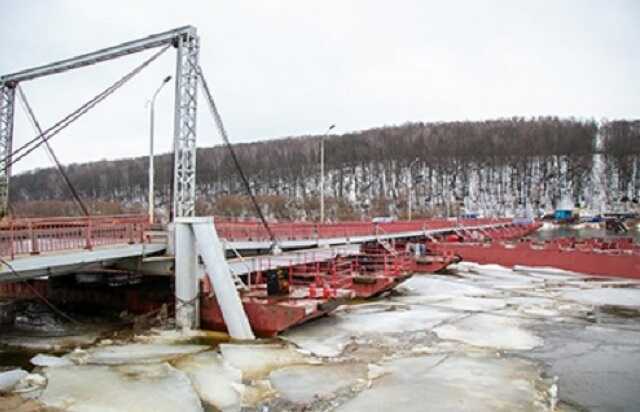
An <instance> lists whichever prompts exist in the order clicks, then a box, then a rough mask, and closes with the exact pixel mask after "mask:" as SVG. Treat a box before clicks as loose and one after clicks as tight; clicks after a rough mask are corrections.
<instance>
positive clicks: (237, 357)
mask: <svg viewBox="0 0 640 412" xmlns="http://www.w3.org/2000/svg"><path fill="white" fill-rule="evenodd" d="M220 352H221V353H222V357H223V358H224V360H225V362H227V363H228V364H229V365H230V366H232V367H234V368H237V369H239V370H240V371H242V378H243V379H259V378H263V377H266V376H267V375H268V374H269V372H271V371H272V370H273V369H277V368H282V367H284V366H289V365H301V364H312V363H317V362H318V361H317V360H316V359H315V358H313V357H311V356H308V355H305V354H304V353H302V352H300V351H298V350H296V349H295V348H292V347H290V346H286V345H281V344H232V343H226V344H221V345H220Z"/></svg>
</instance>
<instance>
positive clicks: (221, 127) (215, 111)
mask: <svg viewBox="0 0 640 412" xmlns="http://www.w3.org/2000/svg"><path fill="white" fill-rule="evenodd" d="M195 70H196V73H197V74H198V77H200V84H201V86H202V91H203V92H204V94H205V96H206V97H207V100H208V102H209V108H210V109H211V114H212V115H213V120H214V122H215V124H216V127H217V128H218V132H219V133H220V135H221V136H222V139H223V140H224V143H225V145H226V146H227V149H229V154H231V159H233V163H234V165H235V167H236V170H237V171H238V174H239V175H240V179H241V180H242V183H243V184H244V187H245V189H246V190H247V193H248V194H249V197H250V198H251V202H252V203H253V207H254V208H255V210H256V213H257V214H258V217H259V218H260V220H261V221H262V225H263V226H264V228H265V229H266V231H267V233H268V234H269V238H270V239H271V247H272V248H275V247H277V246H278V241H277V239H276V237H275V235H274V234H273V231H272V230H271V227H270V226H269V223H268V222H267V219H266V218H265V216H264V213H262V209H261V208H260V205H259V204H258V201H257V200H256V197H255V195H254V194H253V190H251V185H250V184H249V180H248V179H247V176H246V175H245V174H244V170H243V169H242V166H240V161H239V160H238V156H237V155H236V152H235V150H234V149H233V146H232V145H231V142H230V141H229V137H228V135H227V131H226V129H225V128H224V124H223V123H222V117H220V113H219V112H218V108H217V107H216V103H215V101H214V100H213V95H212V94H211V91H210V90H209V86H208V84H207V81H206V80H205V78H204V74H203V73H202V68H201V67H200V65H197V66H195Z"/></svg>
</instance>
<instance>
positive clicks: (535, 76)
mask: <svg viewBox="0 0 640 412" xmlns="http://www.w3.org/2000/svg"><path fill="white" fill-rule="evenodd" d="M0 13H2V16H3V19H2V20H3V24H1V25H0V38H1V39H2V42H0V73H3V74H5V73H10V72H14V71H18V70H21V69H25V68H28V67H32V66H36V65H40V64H44V63H48V62H51V61H54V60H58V59H63V58H67V57H71V56H73V55H77V54H81V53H85V52H89V51H92V50H95V49H98V48H102V47H107V46H111V45H114V44H117V43H120V42H124V41H128V40H132V39H136V38H139V37H144V36H147V35H149V34H153V33H157V32H161V31H165V30H168V29H171V28H175V27H179V26H183V25H187V24H191V25H194V26H196V27H197V29H198V33H199V35H200V38H201V63H202V66H203V70H204V72H205V75H206V77H207V78H208V81H209V83H210V85H211V86H212V88H213V92H214V95H215V97H216V99H217V103H218V105H219V107H220V110H221V113H222V116H223V119H224V121H225V123H226V126H227V129H228V132H229V134H230V136H231V139H232V141H234V142H247V141H255V140H261V139H269V138H275V137H285V136H293V135H304V134H320V133H322V132H324V131H325V130H326V129H327V127H328V126H329V125H330V124H332V123H335V124H336V125H337V126H336V129H335V132H336V133H344V132H347V131H353V130H359V129H365V128H370V127H377V126H382V125H392V124H400V123H403V122H406V121H441V120H465V119H472V120H475V119H488V118H498V117H510V116H538V115H558V116H575V117H579V118H595V119H597V120H599V119H602V118H609V119H613V118H638V117H640V80H639V77H638V76H639V73H640V45H639V41H640V23H639V22H640V1H637V0H628V1H624V0H609V1H588V0H575V1H558V0H549V1H540V0H536V1H527V2H525V1H498V0H497V1H472V0H469V1H441V0H440V1H426V0H415V1H409V0H407V1H402V0H396V1H372V0H369V1H347V0H336V1H333V0H323V1H314V2H311V1H300V0H291V1H276V0H268V1H213V0H211V1H185V0H179V1H176V0H173V1H165V0H150V1H116V0H110V1H98V0H95V1H89V0H86V1H82V0H77V1H72V0H66V1H65V0H58V1H54V0H39V1H38V0H0ZM146 55H149V53H146V54H140V55H134V56H130V57H126V58H121V59H119V60H116V61H113V62H109V63H102V64H100V65H98V66H92V67H89V68H84V69H80V70H76V71H73V72H69V73H66V74H60V75H55V76H51V77H48V78H45V79H39V80H35V81H31V82H26V83H24V84H23V85H22V86H23V88H24V90H25V93H26V94H27V96H28V97H29V98H30V100H31V103H32V105H33V107H34V111H35V112H36V115H37V116H38V117H39V119H40V121H41V123H42V125H43V126H44V127H47V126H50V125H51V124H53V123H55V122H56V121H57V120H59V119H60V118H62V117H63V116H64V115H66V114H68V113H69V112H70V111H72V110H73V109H75V108H76V107H77V106H79V105H80V104H82V103H83V102H84V101H86V100H88V99H89V98H90V97H92V96H93V95H94V94H96V93H97V92H99V91H100V90H101V89H102V88H104V87H106V86H107V85H109V84H110V83H111V82H113V81H115V80H116V79H117V78H119V77H120V76H122V75H124V74H125V73H126V71H127V70H130V69H131V68H133V67H134V66H135V65H137V64H139V63H140V62H141V61H142V60H143V59H144V58H145V56H146ZM174 70H175V52H174V50H173V49H172V50H170V51H168V52H167V53H165V54H164V55H163V56H162V58H161V59H159V60H158V61H156V62H155V63H154V64H153V65H152V66H150V67H149V68H147V69H146V70H145V71H144V72H142V73H141V74H140V76H139V77H137V78H136V79H134V80H133V81H132V82H131V83H129V84H127V85H126V86H125V87H124V88H123V89H122V90H120V91H119V92H118V93H117V94H115V95H114V96H112V97H111V98H110V99H108V100H107V101H105V102H104V103H102V104H101V105H100V106H98V107H97V108H96V109H95V110H94V111H92V112H90V113H89V114H88V115H87V116H85V117H84V118H82V119H80V120H79V121H78V122H76V123H75V124H73V125H72V126H71V127H69V128H68V129H66V130H65V131H64V132H63V133H61V134H60V135H58V136H56V137H55V138H54V139H53V140H52V141H51V142H52V144H53V146H54V148H55V149H56V151H57V153H58V155H59V157H60V158H61V160H62V161H63V162H64V163H72V162H83V161H88V160H98V159H115V158H122V157H129V156H134V155H143V154H146V153H148V126H149V121H148V108H147V107H145V104H146V101H147V100H148V99H149V97H150V96H151V94H152V93H153V91H154V90H155V88H156V87H157V86H158V85H159V84H160V82H161V81H162V79H163V77H165V76H166V75H168V74H173V72H174ZM172 85H173V83H171V86H172ZM172 108H173V90H172V88H170V87H168V88H167V89H166V90H164V91H163V92H162V94H161V95H160V96H159V97H158V101H157V123H156V130H157V133H156V138H157V146H156V150H157V152H166V151H168V150H170V148H171V145H172V143H171V136H172V130H173V115H172ZM26 119H27V118H26V116H25V115H24V113H23V111H22V109H21V108H20V107H19V106H18V107H17V112H16V120H15V137H14V147H17V146H18V145H20V144H21V143H23V142H25V141H27V140H28V139H30V138H32V137H33V136H34V131H33V129H32V127H31V126H30V124H29V123H28V122H27V120H26ZM198 130H199V132H198V133H199V135H198V144H199V146H211V145H214V144H219V143H220V138H219V137H218V136H217V135H216V133H215V131H214V128H213V127H212V121H211V118H210V116H209V114H208V111H207V108H206V106H205V102H204V100H203V99H200V110H199V117H198ZM50 165H51V161H50V160H49V159H48V158H47V156H46V155H45V153H44V152H43V151H42V150H38V151H37V152H34V154H32V155H30V156H29V157H27V158H25V159H24V160H23V161H21V162H19V163H18V164H16V166H14V171H24V170H27V169H33V168H36V167H46V166H50Z"/></svg>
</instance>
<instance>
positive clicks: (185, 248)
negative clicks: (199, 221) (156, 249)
mask: <svg viewBox="0 0 640 412" xmlns="http://www.w3.org/2000/svg"><path fill="white" fill-rule="evenodd" d="M174 230H175V244H174V245H173V246H174V248H175V260H176V265H175V297H176V326H177V327H178V328H179V329H183V330H188V329H194V328H195V329H197V328H199V327H200V302H199V299H198V292H199V287H198V286H199V285H198V270H197V267H198V254H197V252H196V238H195V236H194V234H193V230H192V229H191V222H190V221H189V218H177V219H176V221H175V225H174Z"/></svg>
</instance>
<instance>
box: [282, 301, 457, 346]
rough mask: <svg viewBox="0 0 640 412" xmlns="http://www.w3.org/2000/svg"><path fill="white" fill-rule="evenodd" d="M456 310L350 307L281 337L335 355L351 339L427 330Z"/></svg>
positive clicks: (402, 306)
mask: <svg viewBox="0 0 640 412" xmlns="http://www.w3.org/2000/svg"><path fill="white" fill-rule="evenodd" d="M457 316H459V313H456V312H452V311H449V310H446V309H438V308H435V307H427V306H417V305H401V306H398V305H379V306H378V307H377V308H376V307H375V306H373V305H367V306H365V307H359V306H351V307H348V310H342V311H339V312H337V313H335V314H334V315H333V316H328V317H325V318H322V319H319V320H317V321H314V322H311V323H308V324H306V325H303V326H302V327H299V328H295V329H293V330H290V331H288V332H286V333H285V334H283V338H285V339H287V340H289V341H291V342H294V343H295V344H296V345H298V346H300V347H301V348H303V349H305V350H308V351H310V352H312V353H314V354H316V355H319V356H337V355H339V354H340V353H342V351H343V349H344V347H345V346H346V345H347V344H348V343H349V342H351V341H352V339H353V338H368V339H373V340H375V339H378V338H380V337H383V336H388V335H393V334H401V333H410V332H418V331H429V330H431V329H432V328H433V327H434V326H436V325H438V324H440V323H441V322H443V321H445V320H449V319H452V318H455V317H457Z"/></svg>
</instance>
